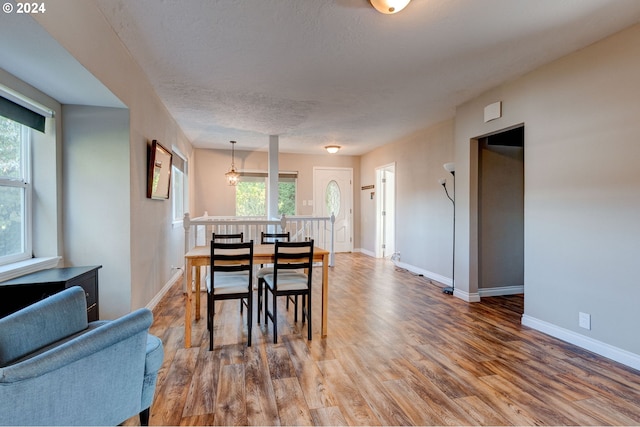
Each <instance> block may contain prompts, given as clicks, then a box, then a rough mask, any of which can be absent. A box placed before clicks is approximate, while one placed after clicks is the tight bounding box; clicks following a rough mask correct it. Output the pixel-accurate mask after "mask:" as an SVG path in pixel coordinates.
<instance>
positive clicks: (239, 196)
mask: <svg viewBox="0 0 640 427" xmlns="http://www.w3.org/2000/svg"><path fill="white" fill-rule="evenodd" d="M296 182H297V174H296V173H280V176H279V178H278V215H283V214H284V215H287V216H292V215H295V214H296ZM236 216H267V174H266V173H263V172H254V173H247V172H242V173H240V181H239V182H238V184H237V185H236Z"/></svg>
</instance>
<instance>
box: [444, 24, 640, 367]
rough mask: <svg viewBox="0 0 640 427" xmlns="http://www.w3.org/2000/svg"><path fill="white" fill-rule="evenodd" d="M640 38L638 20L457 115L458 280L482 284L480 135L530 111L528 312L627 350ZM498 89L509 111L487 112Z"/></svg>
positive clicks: (534, 320)
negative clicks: (582, 321)
mask: <svg viewBox="0 0 640 427" xmlns="http://www.w3.org/2000/svg"><path fill="white" fill-rule="evenodd" d="M639 48H640V26H638V25H636V26H634V27H632V28H630V29H628V30H626V31H623V32H620V33H618V34H616V35H614V36H612V37H609V38H607V39H605V40H603V41H601V42H598V43H596V44H594V45H592V46H590V47H588V48H586V49H583V50H581V51H578V52H576V53H574V54H572V55H569V56H567V57H565V58H562V59H561V60H558V61H556V62H553V63H551V64H549V65H547V66H544V67H541V68H540V69H538V70H536V71H534V72H532V73H530V74H528V75H526V76H524V77H522V78H520V79H517V80H515V81H513V82H510V83H507V84H504V85H502V86H500V87H498V88H496V89H494V90H492V91H489V92H487V93H485V94H483V95H482V96H480V97H478V98H476V99H474V100H472V101H470V102H468V103H466V104H464V105H462V106H460V107H459V108H458V109H457V113H456V125H455V135H456V137H455V154H456V164H457V165H459V168H458V171H459V172H457V176H456V178H457V190H458V204H457V208H458V209H457V218H458V224H459V226H458V228H457V237H458V238H457V241H456V248H457V251H456V252H457V257H456V281H457V283H458V286H459V287H460V288H461V290H463V291H464V293H466V294H467V296H468V297H469V298H473V296H474V295H477V292H478V271H477V259H478V258H477V256H478V254H477V227H476V220H477V218H476V212H477V201H476V186H477V180H476V178H475V169H476V168H475V166H474V164H475V162H476V159H475V158H474V150H475V146H476V145H477V144H476V142H475V138H477V137H479V136H482V135H486V134H488V133H491V132H495V131H496V130H499V129H504V128H508V127H511V126H514V125H517V124H521V123H524V124H525V156H524V158H525V316H524V318H523V320H524V321H525V323H526V324H528V325H531V326H535V327H537V328H539V329H542V330H545V331H547V332H549V333H552V334H555V335H556V336H562V337H563V338H565V339H569V340H572V341H573V342H577V343H579V344H580V345H583V346H586V347H588V348H589V346H591V345H596V346H597V345H599V344H600V343H603V344H604V346H605V347H606V346H612V348H613V349H621V350H622V351H620V352H618V354H622V356H621V357H626V356H624V355H625V354H626V353H624V352H625V351H626V352H631V353H634V354H635V355H638V354H640V340H638V332H637V330H636V327H635V325H637V324H639V323H640V312H639V311H638V309H637V301H640V286H638V280H637V263H638V254H640V243H639V242H640V239H639V238H638V236H640V222H639V221H638V212H640V168H639V167H638V159H640V144H639V143H638V135H639V134H640V120H639V119H638V118H639V117H640V85H638V76H640V56H638V55H637V52H638V49H639ZM495 101H502V102H503V117H502V118H500V119H498V120H495V121H492V122H489V123H484V122H483V108H484V106H486V105H488V104H490V103H493V102H495ZM579 312H584V313H589V314H591V321H592V329H591V330H586V329H582V328H579V327H578V313H579ZM601 347H602V346H601ZM606 348H607V349H609V347H606ZM607 351H608V350H607ZM613 351H614V352H615V351H617V350H613ZM638 360H639V359H638V357H637V356H636V358H635V359H634V363H636V364H637V366H640V362H639V361H638Z"/></svg>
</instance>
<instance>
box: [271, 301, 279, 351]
mask: <svg viewBox="0 0 640 427" xmlns="http://www.w3.org/2000/svg"><path fill="white" fill-rule="evenodd" d="M271 295H272V296H273V311H272V312H271V315H272V316H273V318H272V319H271V320H272V321H273V343H274V344H278V308H277V303H276V301H277V300H278V298H276V294H275V292H272V293H271Z"/></svg>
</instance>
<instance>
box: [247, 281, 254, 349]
mask: <svg viewBox="0 0 640 427" xmlns="http://www.w3.org/2000/svg"><path fill="white" fill-rule="evenodd" d="M251 287H252V288H253V285H252V286H251ZM252 288H250V289H249V297H248V298H247V334H248V336H247V347H251V325H252V324H253V289H252Z"/></svg>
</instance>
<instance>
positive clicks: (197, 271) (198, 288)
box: [194, 266, 200, 320]
mask: <svg viewBox="0 0 640 427" xmlns="http://www.w3.org/2000/svg"><path fill="white" fill-rule="evenodd" d="M194 288H195V293H196V320H200V266H197V267H196V283H195V285H194Z"/></svg>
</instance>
